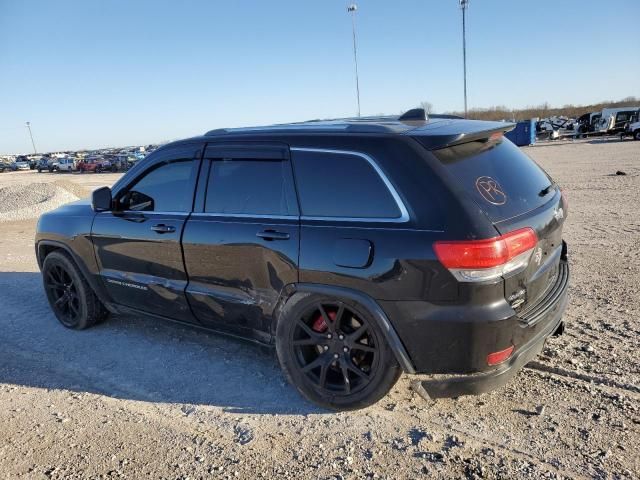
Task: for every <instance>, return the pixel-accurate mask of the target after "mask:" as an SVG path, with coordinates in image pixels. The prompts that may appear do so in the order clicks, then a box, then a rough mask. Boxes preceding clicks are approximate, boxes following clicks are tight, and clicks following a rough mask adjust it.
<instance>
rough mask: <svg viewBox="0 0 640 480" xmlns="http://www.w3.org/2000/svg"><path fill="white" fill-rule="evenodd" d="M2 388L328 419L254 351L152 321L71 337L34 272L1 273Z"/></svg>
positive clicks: (271, 359)
mask: <svg viewBox="0 0 640 480" xmlns="http://www.w3.org/2000/svg"><path fill="white" fill-rule="evenodd" d="M0 383H5V384H15V385H23V386H28V387H38V388H49V389H67V390H73V391H82V392H91V393H98V394H102V395H107V396H110V397H115V398H126V399H131V400H141V401H146V402H163V403H165V402H166V403H177V404H195V405H210V406H217V407H221V408H223V409H224V410H225V411H229V412H243V413H257V414H261V413H262V414H276V413H277V414H306V413H322V412H323V411H322V410H319V409H317V408H316V407H314V406H312V405H311V404H309V403H307V402H306V401H304V400H303V399H302V398H301V397H300V396H299V394H298V393H297V392H296V391H295V390H294V389H293V388H292V387H290V386H289V385H288V384H287V383H286V381H285V378H284V376H283V374H282V372H281V371H280V368H279V366H278V362H277V359H276V358H275V354H272V353H270V352H268V351H266V350H265V349H263V348H260V347H258V346H255V345H252V344H249V343H245V342H242V341H239V340H233V339H229V338H226V337H222V336H218V335H215V334H211V333H208V332H205V331H202V330H197V329H194V328H190V327H188V326H183V325H178V324H172V323H169V322H163V321H162V320H157V319H152V318H144V317H135V318H134V317H129V316H115V317H111V318H110V319H109V320H108V321H107V322H105V323H104V324H101V325H98V326H95V327H93V328H90V329H88V330H84V331H73V330H68V329H66V328H64V327H63V326H62V325H61V324H60V323H58V321H57V319H56V318H55V317H54V315H53V314H52V313H51V311H50V309H49V305H48V303H47V301H46V298H45V296H44V292H43V289H42V284H41V279H40V274H39V273H34V272H0Z"/></svg>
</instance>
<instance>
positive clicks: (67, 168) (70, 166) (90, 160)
mask: <svg viewBox="0 0 640 480" xmlns="http://www.w3.org/2000/svg"><path fill="white" fill-rule="evenodd" d="M138 160H139V158H138V157H136V156H134V155H122V154H119V155H103V156H89V157H85V158H82V159H80V158H76V157H71V156H68V157H62V158H55V157H49V158H47V157H42V158H41V159H40V160H39V161H38V163H37V166H36V168H37V170H38V172H46V171H48V172H74V171H78V172H80V173H84V172H95V173H101V172H114V173H115V172H124V171H127V170H129V169H130V168H131V167H132V166H133V165H135V163H136V162H137V161H138Z"/></svg>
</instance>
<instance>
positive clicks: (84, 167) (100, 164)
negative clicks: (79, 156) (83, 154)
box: [78, 157, 111, 173]
mask: <svg viewBox="0 0 640 480" xmlns="http://www.w3.org/2000/svg"><path fill="white" fill-rule="evenodd" d="M105 170H111V162H110V161H109V160H105V159H104V158H102V157H87V158H85V159H84V160H82V161H81V162H80V163H78V171H79V172H80V173H83V172H95V173H100V172H103V171H105Z"/></svg>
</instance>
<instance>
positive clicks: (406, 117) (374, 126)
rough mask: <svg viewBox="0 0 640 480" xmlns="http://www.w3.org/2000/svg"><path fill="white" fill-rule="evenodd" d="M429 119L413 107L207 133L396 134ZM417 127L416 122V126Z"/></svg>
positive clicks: (216, 130)
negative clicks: (397, 112) (398, 111)
mask: <svg viewBox="0 0 640 480" xmlns="http://www.w3.org/2000/svg"><path fill="white" fill-rule="evenodd" d="M431 117H432V118H460V117H456V116H454V115H432V116H431ZM427 120H429V116H428V115H427V113H426V111H425V110H424V108H413V109H411V110H408V111H406V112H405V113H403V114H402V115H377V116H370V117H347V118H330V119H314V120H306V121H303V122H292V123H286V124H276V125H268V126H261V127H240V128H217V129H214V130H210V131H208V132H207V133H206V134H205V135H208V136H213V135H226V134H233V133H238V134H239V133H251V132H255V133H259V132H264V133H268V132H273V131H287V132H295V131H310V130H324V131H340V132H349V133H394V132H398V131H404V130H406V128H407V124H408V122H426V121H427ZM414 126H415V125H414Z"/></svg>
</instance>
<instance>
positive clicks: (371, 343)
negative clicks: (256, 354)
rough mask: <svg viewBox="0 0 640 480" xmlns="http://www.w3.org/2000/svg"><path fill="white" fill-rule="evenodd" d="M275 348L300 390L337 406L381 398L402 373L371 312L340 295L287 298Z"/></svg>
mask: <svg viewBox="0 0 640 480" xmlns="http://www.w3.org/2000/svg"><path fill="white" fill-rule="evenodd" d="M276 349H277V353H278V359H279V360H280V365H281V366H282V368H283V370H284V372H285V374H286V375H287V377H288V379H289V381H290V382H291V383H292V384H293V385H294V386H295V387H296V388H297V389H298V390H299V391H300V393H302V395H303V396H304V397H306V398H307V399H308V400H310V401H312V402H314V403H316V404H318V405H320V406H322V407H325V408H330V409H335V410H351V409H357V408H363V407H366V406H368V405H371V404H373V403H375V402H377V401H378V400H380V399H381V398H382V397H383V396H385V395H386V394H387V392H388V391H389V390H390V389H391V387H393V385H394V384H395V383H396V381H397V380H398V378H399V377H400V374H401V373H402V371H401V369H400V366H399V365H398V362H397V361H396V359H395V356H394V354H393V352H392V351H391V348H389V345H388V344H387V342H386V341H385V339H384V335H383V333H382V331H381V330H380V328H379V327H378V325H377V323H376V322H375V320H374V319H373V318H372V316H371V315H370V314H369V313H368V312H367V311H366V310H365V309H363V308H362V307H361V306H360V305H358V304H356V303H354V302H350V301H346V300H342V299H335V298H328V297H319V296H316V295H306V296H300V297H299V298H298V299H292V300H291V301H290V302H288V304H287V306H285V308H284V310H283V312H282V316H281V318H280V321H279V322H278V327H277V332H276Z"/></svg>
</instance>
